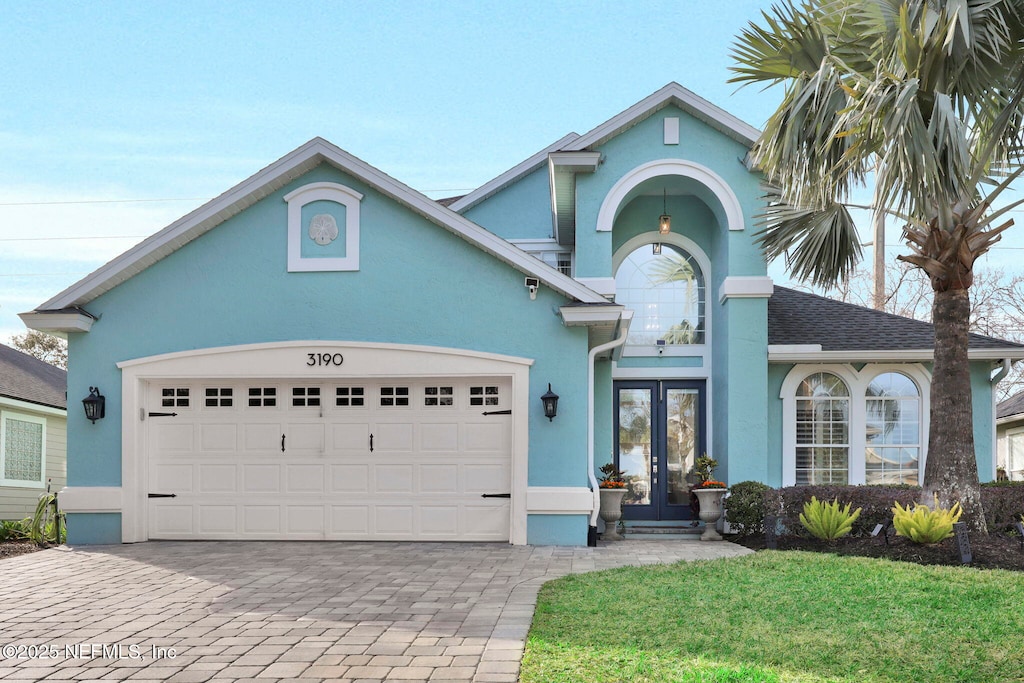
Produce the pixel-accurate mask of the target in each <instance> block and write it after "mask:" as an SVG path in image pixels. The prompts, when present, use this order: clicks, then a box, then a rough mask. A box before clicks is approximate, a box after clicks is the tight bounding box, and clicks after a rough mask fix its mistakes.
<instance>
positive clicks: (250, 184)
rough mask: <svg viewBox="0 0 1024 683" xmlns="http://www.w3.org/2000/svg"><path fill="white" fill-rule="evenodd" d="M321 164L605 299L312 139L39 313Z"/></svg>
mask: <svg viewBox="0 0 1024 683" xmlns="http://www.w3.org/2000/svg"><path fill="white" fill-rule="evenodd" d="M322 161H327V162H328V163H330V164H332V165H334V166H336V167H337V168H339V169H340V170H342V171H344V172H346V173H349V174H351V175H353V176H355V177H356V178H358V179H359V180H361V181H363V182H366V183H368V184H369V185H372V186H373V187H375V188H376V189H377V190H378V191H380V192H381V193H382V194H384V195H385V196H388V197H390V198H391V199H393V200H395V201H397V202H399V203H400V204H403V205H404V206H406V207H407V208H409V209H411V210H413V211H415V212H416V213H419V214H420V215H421V216H423V217H425V218H427V219H428V220H430V221H431V222H433V223H436V224H437V225H439V226H441V227H443V228H445V229H447V230H449V231H450V232H452V233H454V234H456V235H458V236H459V237H462V238H463V239H465V240H466V241H468V242H470V243H472V244H474V245H476V246H477V247H479V248H480V249H482V250H484V251H486V252H488V253H489V254H491V255H492V256H495V257H496V258H498V259H499V260H501V261H504V262H505V263H507V264H509V265H510V266H512V267H513V268H515V269H516V270H519V271H520V272H522V273H524V274H526V275H532V276H534V277H536V278H538V279H539V280H540V281H541V282H543V283H544V284H545V285H547V286H548V287H550V288H551V289H553V290H555V291H557V292H559V293H560V294H562V295H564V296H566V297H568V298H570V299H577V300H579V301H582V302H585V303H599V302H601V301H604V298H603V297H601V295H600V294H598V293H597V292H594V291H592V290H590V289H588V288H586V287H584V286H583V285H581V284H579V283H578V282H576V281H575V280H573V279H572V278H570V277H569V276H567V275H563V274H562V273H560V272H558V270H556V269H554V268H552V267H551V266H548V265H546V264H544V263H542V262H541V261H540V260H538V259H535V258H533V257H532V256H530V255H529V254H526V253H524V252H523V251H522V250H520V249H518V248H516V247H515V246H513V245H512V244H510V243H509V242H507V241H505V240H503V239H502V238H500V237H498V236H497V235H495V234H494V233H492V232H489V231H487V230H485V229H484V228H482V227H480V226H479V225H477V224H476V223H473V222H472V221H470V220H468V219H466V218H463V217H462V216H460V215H459V214H457V213H455V212H454V211H452V210H451V209H448V208H445V207H443V206H441V205H440V204H438V203H437V202H435V201H434V200H432V199H430V198H429V197H427V196H426V195H423V194H421V193H419V192H417V191H416V190H413V189H412V188H410V187H409V186H408V185H405V184H404V183H401V182H399V181H397V180H395V179H394V178H392V177H391V176H389V175H387V174H386V173H384V172H383V171H380V170H378V169H376V168H374V167H373V166H370V165H369V164H367V163H366V162H365V161H362V160H361V159H358V158H356V157H354V156H352V155H351V154H349V153H348V152H345V151H344V150H342V149H341V148H339V147H337V146H335V145H333V144H331V143H330V142H328V141H326V140H324V139H323V138H314V139H312V140H310V141H309V142H307V143H306V144H304V145H302V146H301V147H299V148H298V149H296V150H294V151H292V152H290V153H289V154H287V155H285V156H284V157H282V158H281V159H279V160H278V161H275V162H274V163H273V164H271V165H270V166H267V167H266V168H265V169H263V170H262V171H260V172H259V173H256V174H255V175H253V176H251V177H250V178H249V179H247V180H244V181H243V182H241V183H239V184H238V185H236V186H235V187H233V188H231V189H230V190H228V191H227V192H225V193H224V194H222V195H220V196H219V197H217V198H216V199H213V200H211V201H209V202H207V203H206V204H204V205H203V206H201V207H199V208H198V209H196V210H195V211H193V212H191V213H190V214H188V215H186V216H184V217H183V218H180V219H179V220H177V221H175V222H174V223H172V224H171V225H169V226H167V227H166V228H164V229H163V230H161V231H160V232H158V233H156V234H155V235H153V236H152V237H150V238H148V239H146V240H144V241H142V242H140V243H139V244H138V245H136V246H135V247H133V248H132V249H129V250H128V251H126V252H125V253H124V254H121V255H120V256H118V257H117V258H115V259H114V260H112V261H110V262H109V263H107V264H106V265H104V266H102V267H101V268H99V269H98V270H96V271H95V272H93V273H92V274H90V275H87V276H86V277H85V278H83V279H82V280H79V281H78V282H77V283H75V284H73V285H71V287H69V288H67V289H65V290H64V291H63V292H61V293H60V294H58V295H57V296H55V297H53V298H52V299H50V300H49V301H47V302H46V303H44V304H43V305H42V306H40V307H39V308H38V309H37V310H39V311H42V310H47V309H49V310H55V309H56V310H59V309H63V308H68V307H70V306H74V305H82V304H85V303H88V302H89V301H91V300H92V299H94V298H96V297H97V296H99V295H100V294H102V293H104V292H106V291H109V290H110V289H113V288H114V287H116V286H117V285H118V284H120V283H121V282H124V281H125V280H127V279H129V278H130V277H132V276H133V275H136V274H137V273H139V272H141V271H142V270H144V269H145V268H147V267H148V266H150V265H152V264H153V263H155V262H156V261H158V260H160V259H162V258H164V257H165V256H167V255H169V254H170V253H172V252H174V251H175V250H177V249H178V248H180V247H182V246H184V245H185V244H187V243H188V242H190V241H192V240H193V239H195V238H196V237H199V236H200V235H202V234H203V233H205V232H207V231H209V230H210V229H212V228H213V227H215V226H217V225H219V224H220V223H221V222H223V221H224V220H227V219H228V218H230V217H231V216H234V215H236V214H238V213H240V212H241V211H243V210H245V209H246V208H248V207H249V206H251V205H253V204H255V203H256V202H257V201H259V200H260V199H262V198H264V197H266V196H267V195H269V194H270V193H272V192H274V191H275V190H277V189H279V188H280V187H283V186H284V185H285V184H287V183H288V182H290V181H291V180H294V179H295V178H297V177H299V176H300V175H302V173H305V172H306V171H307V170H309V169H312V168H313V167H315V166H316V165H318V164H319V163H321V162H322Z"/></svg>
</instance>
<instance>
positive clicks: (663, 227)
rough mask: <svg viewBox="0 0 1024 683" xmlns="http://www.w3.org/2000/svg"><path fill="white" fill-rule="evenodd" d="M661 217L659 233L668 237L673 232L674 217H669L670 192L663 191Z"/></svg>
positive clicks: (663, 189)
mask: <svg viewBox="0 0 1024 683" xmlns="http://www.w3.org/2000/svg"><path fill="white" fill-rule="evenodd" d="M661 193H662V194H661V216H660V217H659V218H658V232H660V233H661V234H662V235H667V234H669V233H670V232H672V216H670V215H668V190H667V189H665V188H662V190H661Z"/></svg>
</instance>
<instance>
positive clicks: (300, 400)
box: [292, 387, 320, 408]
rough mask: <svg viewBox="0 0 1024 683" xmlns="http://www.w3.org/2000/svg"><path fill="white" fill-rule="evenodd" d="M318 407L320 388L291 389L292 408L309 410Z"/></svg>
mask: <svg viewBox="0 0 1024 683" xmlns="http://www.w3.org/2000/svg"><path fill="white" fill-rule="evenodd" d="M319 405H320V387H292V407H294V408H310V407H316V406H319Z"/></svg>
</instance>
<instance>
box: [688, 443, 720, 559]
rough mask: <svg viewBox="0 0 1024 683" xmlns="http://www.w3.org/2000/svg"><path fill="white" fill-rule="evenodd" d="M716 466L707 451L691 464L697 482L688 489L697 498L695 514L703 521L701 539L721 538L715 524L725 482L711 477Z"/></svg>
mask: <svg viewBox="0 0 1024 683" xmlns="http://www.w3.org/2000/svg"><path fill="white" fill-rule="evenodd" d="M716 467H718V461H717V460H714V459H712V458H709V457H708V454H707V453H705V454H704V455H702V456H700V457H699V458H697V460H696V461H695V462H694V465H693V469H694V471H695V472H696V473H697V483H696V484H694V485H693V487H692V488H691V489H690V493H691V495H693V496H695V497H696V499H697V501H696V502H697V506H696V507H697V514H698V516H699V517H700V520H701V521H702V522H704V533H703V534H701V536H700V540H702V541H721V540H722V536H721V534H719V533H718V531H717V530H716V529H715V526H716V525H717V523H718V520H719V519H721V517H722V499H723V498H725V493H726V491H727V489H726V486H725V482H723V481H718V480H717V479H714V478H713V475H714V471H715V468H716Z"/></svg>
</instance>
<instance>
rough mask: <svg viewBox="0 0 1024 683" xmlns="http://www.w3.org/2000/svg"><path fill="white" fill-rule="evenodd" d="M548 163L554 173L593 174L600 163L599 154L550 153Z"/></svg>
mask: <svg viewBox="0 0 1024 683" xmlns="http://www.w3.org/2000/svg"><path fill="white" fill-rule="evenodd" d="M548 163H549V164H550V165H551V168H552V169H553V170H554V171H561V172H567V173H593V172H594V171H596V170H597V167H598V165H599V164H600V163H601V153H600V152H551V153H550V154H548Z"/></svg>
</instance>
